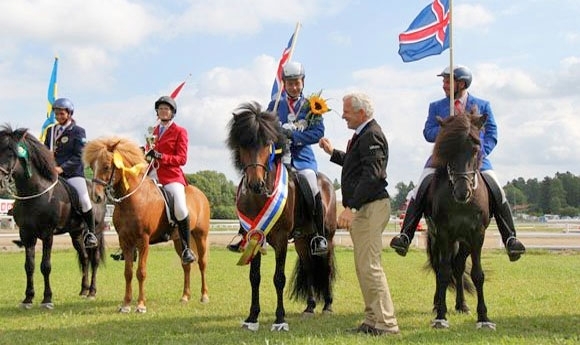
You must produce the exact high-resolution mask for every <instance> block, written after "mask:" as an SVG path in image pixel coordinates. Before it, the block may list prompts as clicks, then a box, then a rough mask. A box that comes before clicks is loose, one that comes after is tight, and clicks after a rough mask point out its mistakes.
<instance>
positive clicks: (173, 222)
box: [154, 180, 177, 228]
mask: <svg viewBox="0 0 580 345" xmlns="http://www.w3.org/2000/svg"><path fill="white" fill-rule="evenodd" d="M154 182H155V185H156V186H157V189H159V192H160V193H161V195H163V201H164V202H165V214H166V216H167V220H168V221H169V226H171V227H172V228H173V227H176V226H177V218H176V217H175V209H174V208H173V195H171V194H170V193H167V191H166V190H165V188H163V186H162V185H161V184H160V183H159V182H157V180H154Z"/></svg>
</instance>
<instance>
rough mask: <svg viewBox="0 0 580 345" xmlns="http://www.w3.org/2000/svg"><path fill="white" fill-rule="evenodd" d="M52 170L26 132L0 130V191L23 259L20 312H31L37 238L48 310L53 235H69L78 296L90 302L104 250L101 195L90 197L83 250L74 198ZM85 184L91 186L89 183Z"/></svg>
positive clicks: (42, 149) (47, 158) (51, 159)
mask: <svg viewBox="0 0 580 345" xmlns="http://www.w3.org/2000/svg"><path fill="white" fill-rule="evenodd" d="M55 168H56V161H55V159H54V155H53V153H52V152H51V151H50V150H49V149H48V148H47V147H46V146H45V145H44V144H42V143H41V142H40V141H39V140H38V139H36V138H35V137H34V136H33V135H31V134H30V133H29V132H28V129H26V128H18V129H15V130H13V129H12V128H11V127H10V125H8V124H6V125H4V126H2V127H1V128H0V189H3V190H6V191H7V192H8V193H9V194H10V195H11V196H12V197H13V198H14V199H15V201H14V208H13V217H14V221H15V222H16V224H17V225H18V228H19V234H20V240H19V241H15V243H16V244H17V245H19V246H22V247H24V248H25V249H24V252H25V255H26V260H25V264H24V270H25V271H26V292H25V298H24V300H23V301H22V302H21V303H20V306H21V307H22V308H24V309H30V308H32V302H33V299H34V296H35V290H34V270H35V247H36V243H37V241H38V240H39V239H40V240H41V241H42V260H41V264H40V271H41V272H42V275H43V276H44V297H43V299H42V302H41V304H40V306H41V307H42V308H45V309H53V308H54V304H53V302H52V289H51V286H50V273H51V270H52V265H51V252H52V244H53V237H54V235H60V234H64V233H68V234H69V235H70V237H71V240H72V244H73V247H74V249H75V251H76V252H77V258H78V262H79V266H80V268H81V271H82V279H81V291H80V293H79V294H80V296H82V297H87V298H90V299H94V298H95V296H96V293H97V270H98V268H99V264H100V263H101V262H102V260H103V259H104V250H105V249H104V248H105V245H104V238H103V230H104V218H105V209H106V207H105V198H104V194H103V195H98V194H97V195H95V194H92V195H91V202H92V204H93V212H94V214H95V234H96V236H97V240H98V247H97V248H91V249H87V248H85V245H84V242H83V239H82V232H83V230H84V229H85V228H86V224H85V223H84V221H83V218H82V216H81V209H80V203H79V200H78V195H77V194H76V191H75V190H74V188H72V187H71V186H70V185H68V183H66V181H65V180H64V179H62V178H59V177H58V174H57V173H56V170H55ZM87 186H88V187H89V188H90V186H91V183H90V182H89V181H87ZM89 190H90V189H89ZM89 276H90V282H89Z"/></svg>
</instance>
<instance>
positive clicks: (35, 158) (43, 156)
mask: <svg viewBox="0 0 580 345" xmlns="http://www.w3.org/2000/svg"><path fill="white" fill-rule="evenodd" d="M19 142H22V143H24V144H25V145H26V149H27V151H28V158H29V160H28V161H29V162H31V163H32V165H33V166H34V167H35V168H36V170H37V171H38V173H39V174H40V175H41V176H42V177H43V178H45V179H47V180H50V181H54V180H55V179H56V176H57V174H56V170H55V168H56V162H55V160H54V156H53V154H52V152H50V150H49V149H48V148H47V147H46V146H45V145H44V144H43V143H41V142H40V141H39V140H38V139H36V137H35V136H34V135H31V134H30V133H29V132H28V128H18V129H15V130H13V129H12V127H11V126H10V125H9V124H4V125H3V126H2V127H0V150H6V149H8V150H11V151H12V152H13V153H14V154H15V155H17V152H18V143H19Z"/></svg>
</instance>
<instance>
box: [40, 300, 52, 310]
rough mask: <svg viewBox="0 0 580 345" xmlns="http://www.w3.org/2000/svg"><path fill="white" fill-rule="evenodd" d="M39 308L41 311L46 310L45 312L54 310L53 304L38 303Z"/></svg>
mask: <svg viewBox="0 0 580 345" xmlns="http://www.w3.org/2000/svg"><path fill="white" fill-rule="evenodd" d="M40 308H42V309H46V310H53V309H54V304H52V303H50V302H48V303H40Z"/></svg>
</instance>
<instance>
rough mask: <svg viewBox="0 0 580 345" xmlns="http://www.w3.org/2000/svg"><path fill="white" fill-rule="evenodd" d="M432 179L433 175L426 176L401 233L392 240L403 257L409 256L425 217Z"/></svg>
mask: <svg viewBox="0 0 580 345" xmlns="http://www.w3.org/2000/svg"><path fill="white" fill-rule="evenodd" d="M432 179H433V174H431V175H427V176H425V178H424V179H423V182H422V183H421V185H420V186H419V189H418V190H417V195H415V198H411V200H409V205H408V206H407V211H405V219H403V226H402V227H401V233H400V234H399V235H397V236H395V237H393V239H392V240H391V244H390V246H391V248H393V249H394V250H395V251H396V252H397V254H399V255H401V256H405V255H407V251H408V250H409V245H410V244H411V240H412V239H413V237H414V236H415V230H417V226H418V225H419V222H420V221H421V217H423V211H424V209H425V195H426V194H427V190H428V189H429V185H431V180H432Z"/></svg>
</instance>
